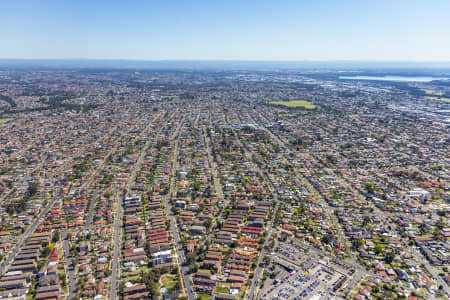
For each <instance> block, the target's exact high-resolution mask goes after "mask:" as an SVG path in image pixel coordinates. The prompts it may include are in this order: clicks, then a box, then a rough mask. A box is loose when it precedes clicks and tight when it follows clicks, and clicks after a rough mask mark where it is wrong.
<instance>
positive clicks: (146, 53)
mask: <svg viewBox="0 0 450 300" xmlns="http://www.w3.org/2000/svg"><path fill="white" fill-rule="evenodd" d="M449 16H450V1H449V0H441V1H438V0H429V1H428V0H427V1H425V0H423V1H422V0H417V1H416V0H388V1H385V0H373V1H371V0H354V1H350V0H348V1H347V0H334V1H332V0H329V1H325V0H309V1H302V0H292V1H290V0H272V1H265V0H259V1H253V0H247V1H246V0H240V1H234V0H204V1H197V0H189V1H176V0H160V1H150V0H147V1H138V0H130V1H126V0H120V1H114V0H108V1H103V0H89V1H83V0H77V1H71V0H54V1H46V0H39V1H38V0H27V1H25V0H14V1H7V0H5V1H1V2H0V34H1V35H0V41H1V42H0V44H1V46H0V58H104V59H146V60H163V59H195V60H197V59H203V60H215V59H218V60H276V61H286V60H295V61H303V60H371V61H450V17H449Z"/></svg>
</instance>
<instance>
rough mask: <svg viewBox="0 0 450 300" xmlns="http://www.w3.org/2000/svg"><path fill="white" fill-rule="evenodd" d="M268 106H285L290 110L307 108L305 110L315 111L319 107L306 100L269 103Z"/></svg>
mask: <svg viewBox="0 0 450 300" xmlns="http://www.w3.org/2000/svg"><path fill="white" fill-rule="evenodd" d="M267 104H270V105H278V106H285V107H288V108H305V109H315V108H316V107H317V106H316V105H314V104H312V103H311V102H309V101H305V100H291V101H269V102H267Z"/></svg>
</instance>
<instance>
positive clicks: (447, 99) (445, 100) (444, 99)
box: [425, 96, 450, 103]
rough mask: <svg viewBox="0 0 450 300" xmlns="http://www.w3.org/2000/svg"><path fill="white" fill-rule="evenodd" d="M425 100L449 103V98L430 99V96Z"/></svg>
mask: <svg viewBox="0 0 450 300" xmlns="http://www.w3.org/2000/svg"><path fill="white" fill-rule="evenodd" d="M425 99H427V100H437V101H443V102H447V103H450V98H444V97H430V96H426V97H425Z"/></svg>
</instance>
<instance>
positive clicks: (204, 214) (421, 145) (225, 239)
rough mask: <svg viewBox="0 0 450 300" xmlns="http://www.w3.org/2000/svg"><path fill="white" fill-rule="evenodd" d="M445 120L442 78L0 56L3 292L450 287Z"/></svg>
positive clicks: (445, 293) (222, 294)
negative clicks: (64, 65) (2, 62)
mask: <svg viewBox="0 0 450 300" xmlns="http://www.w3.org/2000/svg"><path fill="white" fill-rule="evenodd" d="M344 75H345V74H344ZM449 126H450V81H448V80H447V81H446V80H436V81H430V82H414V81H413V82H397V81H383V80H356V79H348V78H347V79H343V78H341V74H340V73H338V72H331V71H323V72H318V71H317V72H306V71H305V72H294V71H289V72H288V71H279V72H275V71H271V72H269V71H265V72H263V71H260V72H256V71H175V70H173V71H150V70H139V71H136V70H95V69H85V70H58V69H53V70H38V69H30V70H26V69H20V70H2V71H0V218H1V225H0V226H1V228H0V259H1V261H0V298H1V299H40V300H44V299H95V300H100V299H112V300H116V299H124V300H131V299H189V300H193V299H202V300H206V299H217V300H228V299H229V300H232V299H252V300H253V299H264V300H276V299H409V300H414V299H448V297H449V295H450V289H449V283H450V275H449V274H450V273H449V263H450V222H449V216H450V193H449V189H450V173H449V169H450V168H449V167H450V151H449V149H450V148H449V145H450V133H449Z"/></svg>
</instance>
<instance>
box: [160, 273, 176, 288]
mask: <svg viewBox="0 0 450 300" xmlns="http://www.w3.org/2000/svg"><path fill="white" fill-rule="evenodd" d="M161 282H162V284H163V285H164V286H165V287H166V288H167V289H168V290H169V291H171V290H173V288H174V287H175V276H173V275H170V274H164V275H162V276H161Z"/></svg>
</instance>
